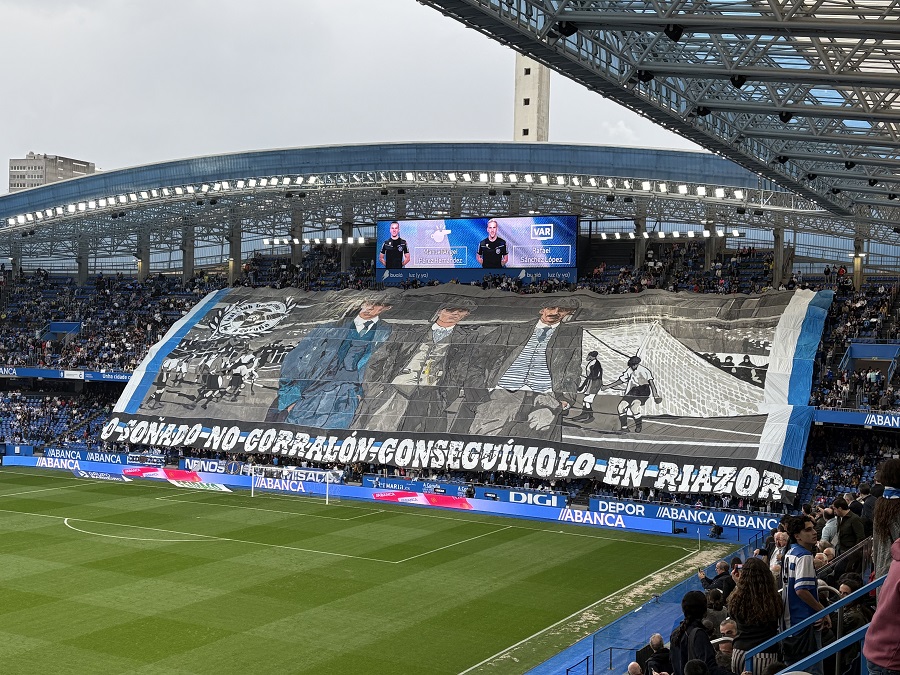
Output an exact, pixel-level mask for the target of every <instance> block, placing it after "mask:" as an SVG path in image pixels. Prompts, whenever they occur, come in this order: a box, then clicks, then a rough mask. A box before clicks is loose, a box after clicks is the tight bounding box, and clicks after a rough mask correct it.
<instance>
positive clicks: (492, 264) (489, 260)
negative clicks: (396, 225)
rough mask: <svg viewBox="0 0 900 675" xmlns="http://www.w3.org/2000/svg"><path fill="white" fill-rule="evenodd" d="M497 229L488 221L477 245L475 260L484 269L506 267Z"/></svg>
mask: <svg viewBox="0 0 900 675" xmlns="http://www.w3.org/2000/svg"><path fill="white" fill-rule="evenodd" d="M392 227H393V226H392ZM497 229H498V228H497V221H496V220H489V221H488V224H487V233H488V236H487V238H486V239H482V240H481V243H480V244H478V253H477V254H476V255H475V259H476V260H477V261H478V263H479V264H480V265H481V266H482V267H483V268H485V269H498V268H500V267H506V261H507V260H509V251H507V250H506V240H505V239H501V238H500V237H498V236H497Z"/></svg>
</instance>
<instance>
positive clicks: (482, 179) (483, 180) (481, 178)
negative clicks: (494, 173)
mask: <svg viewBox="0 0 900 675" xmlns="http://www.w3.org/2000/svg"><path fill="white" fill-rule="evenodd" d="M478 180H479V182H481V183H487V182H488V175H487V174H486V173H480V174H478Z"/></svg>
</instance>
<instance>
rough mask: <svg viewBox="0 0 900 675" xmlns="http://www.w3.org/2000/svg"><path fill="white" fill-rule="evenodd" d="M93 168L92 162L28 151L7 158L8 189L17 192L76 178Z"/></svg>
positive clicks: (92, 170)
mask: <svg viewBox="0 0 900 675" xmlns="http://www.w3.org/2000/svg"><path fill="white" fill-rule="evenodd" d="M95 170H96V168H95V167H94V163H93V162H84V161H82V160H80V159H70V158H68V157H59V156H58V155H38V154H35V153H33V152H29V153H28V154H27V155H26V156H25V157H24V158H22V159H11V160H9V191H10V192H18V191H19V190H27V189H28V188H33V187H38V186H41V185H47V184H48V183H55V182H57V181H60V180H66V179H67V178H78V177H79V176H86V175H87V174H89V173H94V171H95Z"/></svg>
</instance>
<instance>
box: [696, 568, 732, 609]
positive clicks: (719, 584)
mask: <svg viewBox="0 0 900 675" xmlns="http://www.w3.org/2000/svg"><path fill="white" fill-rule="evenodd" d="M697 576H699V577H700V583H701V584H702V585H703V588H705V589H707V590H709V589H710V588H718V589H719V590H720V591H722V596H723V598H724V599H725V600H728V596H729V594H730V593H731V591H733V590H734V579H732V578H731V567H730V566H729V565H728V563H727V562H725V561H724V560H720V561H719V562H717V563H716V576H714V577H713V578H712V579H709V578H708V577H707V576H706V571H705V570H700V571H699V572H698V573H697Z"/></svg>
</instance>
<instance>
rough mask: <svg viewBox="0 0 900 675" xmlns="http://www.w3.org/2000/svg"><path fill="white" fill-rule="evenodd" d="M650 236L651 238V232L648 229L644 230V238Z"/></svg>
mask: <svg viewBox="0 0 900 675" xmlns="http://www.w3.org/2000/svg"><path fill="white" fill-rule="evenodd" d="M649 238H650V233H649V232H647V230H644V239H649Z"/></svg>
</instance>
